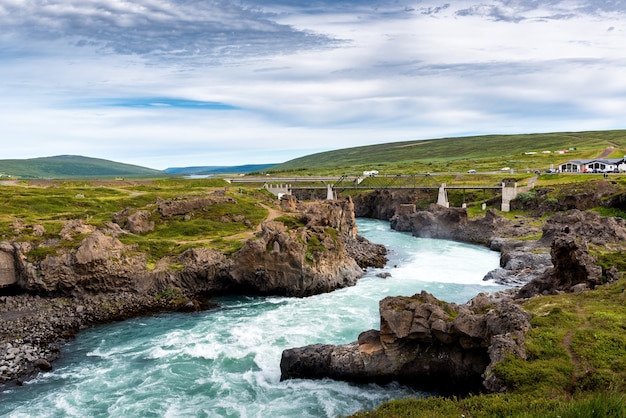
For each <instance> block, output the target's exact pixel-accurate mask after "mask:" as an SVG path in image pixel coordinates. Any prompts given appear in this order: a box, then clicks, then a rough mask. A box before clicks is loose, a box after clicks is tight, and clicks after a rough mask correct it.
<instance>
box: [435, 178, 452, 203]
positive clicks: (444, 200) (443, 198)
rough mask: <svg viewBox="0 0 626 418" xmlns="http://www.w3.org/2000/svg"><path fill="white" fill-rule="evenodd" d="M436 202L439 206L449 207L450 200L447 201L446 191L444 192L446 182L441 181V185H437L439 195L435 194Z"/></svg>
mask: <svg viewBox="0 0 626 418" xmlns="http://www.w3.org/2000/svg"><path fill="white" fill-rule="evenodd" d="M437 204H438V205H439V206H443V207H444V208H449V207H450V202H449V201H448V193H447V192H446V183H441V187H439V195H438V196H437Z"/></svg>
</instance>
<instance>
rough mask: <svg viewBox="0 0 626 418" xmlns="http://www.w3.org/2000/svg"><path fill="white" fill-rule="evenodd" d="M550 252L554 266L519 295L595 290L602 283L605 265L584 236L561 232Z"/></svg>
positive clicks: (519, 296) (518, 294) (526, 286)
mask: <svg viewBox="0 0 626 418" xmlns="http://www.w3.org/2000/svg"><path fill="white" fill-rule="evenodd" d="M550 254H551V257H552V263H553V264H554V268H552V269H549V270H548V271H547V272H546V274H544V275H543V276H541V277H538V278H536V279H534V280H532V281H531V282H529V283H528V284H527V285H525V286H524V287H522V288H521V289H520V290H519V292H518V293H517V296H516V297H517V298H528V297H531V296H534V295H539V294H556V293H559V292H574V291H580V290H581V288H582V289H585V288H589V289H593V288H595V287H596V286H597V285H599V284H601V283H602V268H601V267H600V266H598V265H597V263H596V261H595V259H594V258H593V257H592V256H591V255H590V254H589V249H588V247H587V242H586V241H585V240H584V239H582V238H579V237H575V236H573V235H572V234H565V233H561V234H560V235H558V236H556V237H555V238H554V240H553V241H552V247H551V252H550Z"/></svg>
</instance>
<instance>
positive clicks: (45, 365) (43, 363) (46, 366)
mask: <svg viewBox="0 0 626 418" xmlns="http://www.w3.org/2000/svg"><path fill="white" fill-rule="evenodd" d="M33 367H35V368H37V369H39V370H43V371H48V370H52V365H51V364H50V362H48V360H46V359H43V358H40V359H37V360H35V361H34V362H33Z"/></svg>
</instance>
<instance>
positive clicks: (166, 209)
mask: <svg viewBox="0 0 626 418" xmlns="http://www.w3.org/2000/svg"><path fill="white" fill-rule="evenodd" d="M218 203H231V204H235V203H237V202H236V201H235V199H233V198H232V197H229V196H227V195H226V193H225V192H224V191H223V190H222V191H215V192H213V193H211V194H210V195H208V196H202V197H181V198H178V199H170V200H164V199H157V210H158V211H159V214H160V215H161V216H166V217H167V216H176V215H185V214H188V213H192V212H193V211H196V210H202V209H203V208H205V207H207V206H211V205H215V204H218Z"/></svg>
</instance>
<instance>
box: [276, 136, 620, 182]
mask: <svg viewBox="0 0 626 418" xmlns="http://www.w3.org/2000/svg"><path fill="white" fill-rule="evenodd" d="M609 147H613V151H612V154H611V155H610V156H611V157H617V158H621V157H623V156H624V151H625V150H626V131H624V130H616V131H593V132H562V133H546V134H528V135H484V136H474V137H460V138H441V139H431V140H421V141H407V142H395V143H386V144H379V145H370V146H363V147H355V148H348V149H340V150H335V151H328V152H323V153H318V154H313V155H308V156H305V157H301V158H296V159H294V160H291V161H287V162H285V163H283V164H279V165H277V166H275V167H273V168H272V169H270V170H269V172H272V173H282V172H299V173H301V174H328V175H331V174H332V175H343V174H358V173H361V172H363V171H367V170H373V169H376V170H378V171H379V172H380V174H397V173H405V174H409V173H429V172H430V173H434V172H439V173H441V172H444V173H445V172H465V171H467V170H470V169H474V170H477V171H479V172H482V171H498V170H500V169H501V168H504V167H509V168H512V169H513V170H514V171H515V172H522V173H524V172H526V171H533V170H535V169H539V170H542V171H543V170H545V169H547V168H550V166H551V165H557V164H559V163H561V162H564V161H567V160H571V159H585V158H594V157H596V156H597V155H598V154H599V152H601V151H603V150H604V149H606V148H609ZM559 150H568V152H567V153H566V154H557V153H555V152H556V151H559ZM544 151H549V153H544ZM531 152H532V153H534V154H528V153H531Z"/></svg>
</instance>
